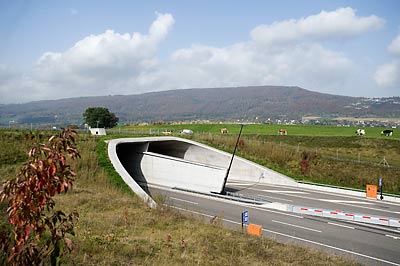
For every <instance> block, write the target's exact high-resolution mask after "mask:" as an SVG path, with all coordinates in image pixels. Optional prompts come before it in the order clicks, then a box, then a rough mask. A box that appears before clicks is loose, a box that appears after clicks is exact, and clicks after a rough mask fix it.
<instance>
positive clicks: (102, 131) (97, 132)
mask: <svg viewBox="0 0 400 266" xmlns="http://www.w3.org/2000/svg"><path fill="white" fill-rule="evenodd" d="M89 129H90V133H92V135H96V136H105V135H107V133H106V129H105V128H89Z"/></svg>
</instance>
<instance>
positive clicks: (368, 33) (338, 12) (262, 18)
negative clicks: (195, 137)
mask: <svg viewBox="0 0 400 266" xmlns="http://www.w3.org/2000/svg"><path fill="white" fill-rule="evenodd" d="M399 11H400V1H396V0H392V1H389V0H377V1H370V0H364V1H316V0H296V1H295V0H292V1H165V0H164V1H161V0H160V1H141V2H139V1H118V0H116V1H89V0H86V1H20V0H14V1H6V0H0V36H1V42H0V96H1V98H0V103H19V102H28V101H33V100H42V99H60V98H67V97H79V96H96V95H116V94H137V93H143V92H150V91H160V90H170V89H185V88H202V87H229V86H250V85H287V86H300V87H302V88H305V89H308V90H313V91H319V92H323V93H331V94H339V95H349V96H363V97H387V96H399V95H400V16H399V15H398V13H399Z"/></svg>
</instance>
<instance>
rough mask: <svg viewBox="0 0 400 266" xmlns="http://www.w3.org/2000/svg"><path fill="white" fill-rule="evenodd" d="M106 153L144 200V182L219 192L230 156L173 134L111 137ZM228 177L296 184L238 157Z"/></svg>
mask: <svg viewBox="0 0 400 266" xmlns="http://www.w3.org/2000/svg"><path fill="white" fill-rule="evenodd" d="M108 152H109V156H110V159H111V161H112V163H113V165H114V167H115V169H116V170H117V172H118V173H120V175H121V176H122V178H123V179H124V181H125V182H127V184H128V185H129V186H130V187H131V188H132V190H134V191H135V192H136V193H137V194H138V195H139V196H141V197H142V198H143V199H144V200H149V197H148V196H145V195H147V193H146V184H158V185H163V186H167V187H177V188H182V189H188V190H194V191H199V192H205V193H209V192H216V193H220V192H222V189H223V187H222V186H223V181H224V177H225V174H226V171H227V167H228V166H229V162H230V159H231V156H232V155H231V154H229V153H226V152H223V151H220V150H217V149H214V148H212V147H209V146H206V145H204V144H201V143H197V142H195V141H191V140H187V139H181V138H176V137H146V138H122V139H114V140H111V141H110V142H109V148H108ZM228 180H231V181H232V180H235V181H249V182H260V183H269V184H278V185H289V186H297V185H298V184H297V182H295V181H294V180H293V179H291V178H288V177H286V176H284V175H281V174H279V173H277V172H275V171H272V170H270V169H268V168H265V167H263V166H260V165H258V164H255V163H253V162H250V161H248V160H245V159H243V158H240V157H238V156H235V159H234V161H233V164H232V168H231V171H230V173H229V177H228ZM137 183H139V184H140V186H139V185H138V184H137Z"/></svg>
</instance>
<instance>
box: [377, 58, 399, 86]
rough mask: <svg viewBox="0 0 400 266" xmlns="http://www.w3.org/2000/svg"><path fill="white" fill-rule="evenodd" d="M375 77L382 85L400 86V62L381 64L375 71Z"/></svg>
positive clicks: (379, 84)
mask: <svg viewBox="0 0 400 266" xmlns="http://www.w3.org/2000/svg"><path fill="white" fill-rule="evenodd" d="M374 79H375V82H376V83H377V84H378V86H380V87H392V86H400V67H399V62H392V63H388V64H384V65H381V66H379V67H378V69H377V71H376V72H375V75H374Z"/></svg>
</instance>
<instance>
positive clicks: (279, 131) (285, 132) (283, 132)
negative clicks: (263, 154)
mask: <svg viewBox="0 0 400 266" xmlns="http://www.w3.org/2000/svg"><path fill="white" fill-rule="evenodd" d="M278 134H279V135H287V130H286V129H279V130H278Z"/></svg>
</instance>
